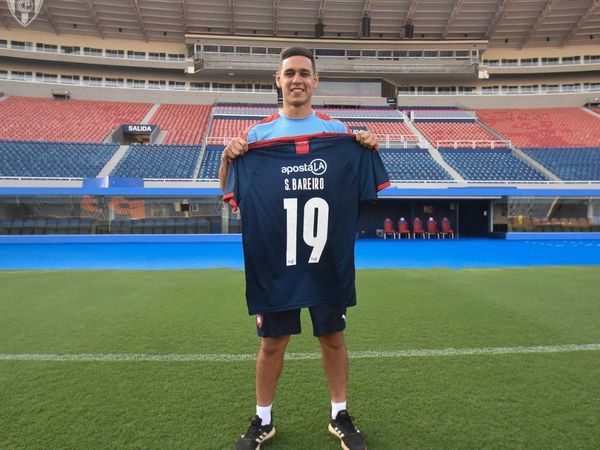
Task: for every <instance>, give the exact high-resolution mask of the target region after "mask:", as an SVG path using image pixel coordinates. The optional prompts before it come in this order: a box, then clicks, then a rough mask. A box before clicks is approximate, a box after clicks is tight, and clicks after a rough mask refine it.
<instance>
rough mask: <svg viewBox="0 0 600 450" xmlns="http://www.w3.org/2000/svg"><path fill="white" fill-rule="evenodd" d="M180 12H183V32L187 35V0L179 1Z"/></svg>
mask: <svg viewBox="0 0 600 450" xmlns="http://www.w3.org/2000/svg"><path fill="white" fill-rule="evenodd" d="M179 10H180V11H181V21H182V22H183V32H184V33H187V29H188V18H187V7H186V6H185V0H179Z"/></svg>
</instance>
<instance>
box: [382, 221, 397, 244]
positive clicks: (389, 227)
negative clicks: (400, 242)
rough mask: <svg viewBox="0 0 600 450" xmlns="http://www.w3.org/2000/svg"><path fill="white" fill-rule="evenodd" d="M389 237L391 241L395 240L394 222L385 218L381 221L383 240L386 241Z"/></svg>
mask: <svg viewBox="0 0 600 450" xmlns="http://www.w3.org/2000/svg"><path fill="white" fill-rule="evenodd" d="M388 236H391V238H392V239H396V230H394V222H392V219H390V218H389V217H386V218H385V220H384V221H383V238H384V239H387V237H388Z"/></svg>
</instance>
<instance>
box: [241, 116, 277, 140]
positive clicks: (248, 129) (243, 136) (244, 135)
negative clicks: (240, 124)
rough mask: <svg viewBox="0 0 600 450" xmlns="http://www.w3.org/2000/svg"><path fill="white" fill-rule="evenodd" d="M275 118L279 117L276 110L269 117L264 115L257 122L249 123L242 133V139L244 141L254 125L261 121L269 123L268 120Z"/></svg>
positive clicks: (271, 120)
mask: <svg viewBox="0 0 600 450" xmlns="http://www.w3.org/2000/svg"><path fill="white" fill-rule="evenodd" d="M277 118H279V113H278V112H276V113H275V114H272V115H270V116H269V117H265V118H264V119H263V120H259V121H258V122H256V123H255V124H252V125H250V126H249V127H248V128H246V131H244V132H243V133H242V139H244V140H245V141H247V140H248V135H249V134H250V130H251V129H252V128H253V127H255V126H256V125H259V124H261V123H269V122H273V121H274V120H276V119H277Z"/></svg>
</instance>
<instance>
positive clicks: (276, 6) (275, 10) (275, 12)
mask: <svg viewBox="0 0 600 450" xmlns="http://www.w3.org/2000/svg"><path fill="white" fill-rule="evenodd" d="M278 16H279V0H273V36H277V18H278Z"/></svg>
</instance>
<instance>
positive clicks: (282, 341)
mask: <svg viewBox="0 0 600 450" xmlns="http://www.w3.org/2000/svg"><path fill="white" fill-rule="evenodd" d="M289 340H290V337H289V336H280V337H276V338H272V337H264V338H261V339H260V351H261V353H263V354H264V355H267V356H272V355H279V354H281V353H283V352H284V351H285V348H286V347H287V344H288V342H289Z"/></svg>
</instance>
